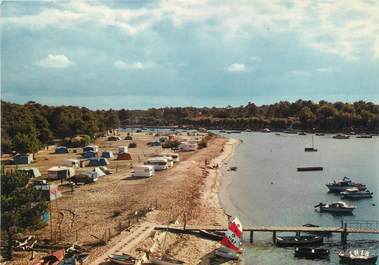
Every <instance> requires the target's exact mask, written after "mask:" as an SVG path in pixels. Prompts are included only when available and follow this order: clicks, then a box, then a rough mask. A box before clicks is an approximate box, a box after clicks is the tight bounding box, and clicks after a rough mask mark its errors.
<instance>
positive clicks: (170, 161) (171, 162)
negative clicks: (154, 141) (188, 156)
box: [155, 155, 174, 168]
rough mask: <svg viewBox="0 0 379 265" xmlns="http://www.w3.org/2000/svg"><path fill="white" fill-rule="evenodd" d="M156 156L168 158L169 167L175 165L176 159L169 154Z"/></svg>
mask: <svg viewBox="0 0 379 265" xmlns="http://www.w3.org/2000/svg"><path fill="white" fill-rule="evenodd" d="M155 158H164V159H166V160H167V167H168V168H170V167H173V166H174V159H173V158H172V157H171V156H167V155H158V156H155Z"/></svg>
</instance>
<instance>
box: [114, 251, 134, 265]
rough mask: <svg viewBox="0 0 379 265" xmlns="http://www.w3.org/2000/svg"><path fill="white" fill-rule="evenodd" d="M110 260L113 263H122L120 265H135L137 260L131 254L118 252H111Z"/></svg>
mask: <svg viewBox="0 0 379 265" xmlns="http://www.w3.org/2000/svg"><path fill="white" fill-rule="evenodd" d="M108 258H109V260H110V261H111V262H112V263H116V264H120V265H133V264H135V262H136V259H135V258H134V257H132V256H129V255H125V254H123V255H118V254H111V255H109V256H108Z"/></svg>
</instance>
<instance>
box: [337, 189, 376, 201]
mask: <svg viewBox="0 0 379 265" xmlns="http://www.w3.org/2000/svg"><path fill="white" fill-rule="evenodd" d="M372 194H373V193H372V192H370V191H369V190H360V189H358V188H356V187H354V188H350V189H346V190H345V191H343V192H341V193H340V195H341V197H342V198H346V199H363V198H372Z"/></svg>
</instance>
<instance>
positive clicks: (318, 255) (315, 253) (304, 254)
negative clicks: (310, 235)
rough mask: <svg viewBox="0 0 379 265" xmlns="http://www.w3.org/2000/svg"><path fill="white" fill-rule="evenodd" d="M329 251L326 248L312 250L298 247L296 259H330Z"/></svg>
mask: <svg viewBox="0 0 379 265" xmlns="http://www.w3.org/2000/svg"><path fill="white" fill-rule="evenodd" d="M329 254H330V253H329V249H326V248H310V247H298V248H295V253H294V255H295V257H297V258H306V259H327V258H329Z"/></svg>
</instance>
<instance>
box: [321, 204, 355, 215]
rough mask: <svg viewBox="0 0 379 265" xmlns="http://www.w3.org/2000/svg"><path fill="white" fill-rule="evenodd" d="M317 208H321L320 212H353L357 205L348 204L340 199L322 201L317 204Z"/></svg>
mask: <svg viewBox="0 0 379 265" xmlns="http://www.w3.org/2000/svg"><path fill="white" fill-rule="evenodd" d="M315 208H319V210H320V212H329V213H347V214H351V213H352V212H353V210H354V209H355V208H356V206H354V205H350V204H347V203H346V202H343V201H338V202H332V203H322V202H320V203H319V204H317V205H315Z"/></svg>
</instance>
